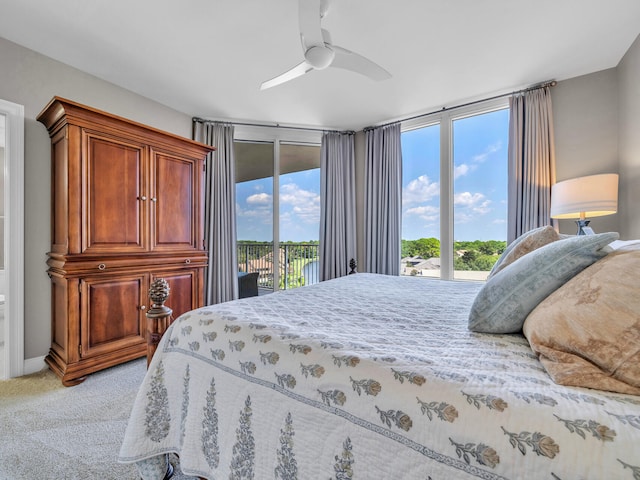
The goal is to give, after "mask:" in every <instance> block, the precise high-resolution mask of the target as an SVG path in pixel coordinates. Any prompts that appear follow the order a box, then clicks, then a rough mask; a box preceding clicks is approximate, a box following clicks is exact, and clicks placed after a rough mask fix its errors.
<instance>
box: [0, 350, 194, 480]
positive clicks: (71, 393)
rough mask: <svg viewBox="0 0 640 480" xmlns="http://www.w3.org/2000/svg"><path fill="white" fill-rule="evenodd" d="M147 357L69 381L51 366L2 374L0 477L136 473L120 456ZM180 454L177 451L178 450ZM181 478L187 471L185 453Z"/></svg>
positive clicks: (106, 478)
mask: <svg viewBox="0 0 640 480" xmlns="http://www.w3.org/2000/svg"><path fill="white" fill-rule="evenodd" d="M145 372H146V360H145V359H140V360H134V361H132V362H128V363H125V364H123V365H119V366H117V367H113V368H109V369H107V370H103V371H101V372H97V373H94V374H92V375H89V376H88V377H87V380H85V381H84V382H83V383H81V384H80V385H76V386H74V387H64V386H62V383H61V382H60V380H59V379H58V378H57V377H56V376H55V375H54V374H53V372H51V371H50V370H42V371H40V372H37V373H34V374H32V375H26V376H24V377H19V378H14V379H11V380H4V381H0V480H22V479H29V480H33V479H44V480H49V479H51V480H76V479H77V480H89V479H91V480H93V479H96V480H110V479H113V480H125V479H126V480H134V479H137V478H139V477H138V475H137V469H136V467H135V466H134V465H123V464H120V463H118V462H117V457H118V453H119V451H120V444H121V442H122V438H123V436H124V431H125V428H126V425H127V420H128V419H129V414H130V412H131V407H132V405H133V400H134V398H135V395H136V392H137V391H138V387H139V386H140V384H141V383H142V379H143V377H144V374H145ZM172 457H173V456H172ZM172 463H174V465H176V467H177V468H176V473H175V474H174V476H173V479H175V480H193V479H194V477H189V476H186V475H183V474H182V473H181V472H180V467H179V465H178V462H177V458H175V457H173V458H172Z"/></svg>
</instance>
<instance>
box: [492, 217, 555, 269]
mask: <svg viewBox="0 0 640 480" xmlns="http://www.w3.org/2000/svg"><path fill="white" fill-rule="evenodd" d="M557 240H560V236H559V235H558V232H556V231H555V230H554V229H553V227H551V226H546V227H539V228H534V229H533V230H529V231H528V232H526V233H523V234H522V235H520V236H519V237H518V238H516V239H515V240H514V241H513V242H512V243H511V244H510V245H509V246H508V247H507V249H506V250H505V251H504V252H503V253H502V255H501V256H500V258H499V259H498V261H497V262H496V263H495V265H494V266H493V268H492V269H491V272H490V273H489V276H488V277H487V278H490V277H492V276H493V275H495V274H496V273H498V272H499V271H500V270H502V269H503V268H505V267H506V266H507V265H509V264H511V263H513V262H515V261H516V260H517V259H519V258H520V257H523V256H524V255H526V254H527V253H529V252H533V251H534V250H536V249H538V248H540V247H544V246H545V245H547V244H549V243H551V242H555V241H557Z"/></svg>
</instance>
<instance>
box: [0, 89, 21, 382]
mask: <svg viewBox="0 0 640 480" xmlns="http://www.w3.org/2000/svg"><path fill="white" fill-rule="evenodd" d="M0 157H1V160H2V163H1V166H2V169H1V170H0V172H1V174H0V186H1V188H0V189H1V192H2V193H1V195H0V202H1V205H0V232H1V233H0V238H1V239H2V245H1V248H0V251H1V254H0V272H1V273H0V379H6V378H11V377H18V376H20V375H22V374H23V372H24V107H23V106H22V105H18V104H16V103H12V102H8V101H6V100H0Z"/></svg>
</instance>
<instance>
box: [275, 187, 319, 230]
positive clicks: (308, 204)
mask: <svg viewBox="0 0 640 480" xmlns="http://www.w3.org/2000/svg"><path fill="white" fill-rule="evenodd" d="M280 204H281V205H290V206H291V207H292V210H291V215H290V216H286V217H284V215H281V216H280V219H281V220H282V219H283V217H284V219H285V220H291V222H296V221H297V220H296V219H299V220H302V221H303V222H305V223H308V224H316V223H319V222H320V195H319V194H318V193H315V192H312V191H309V190H304V189H302V188H300V187H299V186H298V185H297V184H295V183H287V184H284V185H282V186H281V187H280Z"/></svg>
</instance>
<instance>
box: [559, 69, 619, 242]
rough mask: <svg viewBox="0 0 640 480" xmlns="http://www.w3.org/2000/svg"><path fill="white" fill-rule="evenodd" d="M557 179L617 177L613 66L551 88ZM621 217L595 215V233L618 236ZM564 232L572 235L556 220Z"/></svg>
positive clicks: (571, 226)
mask: <svg viewBox="0 0 640 480" xmlns="http://www.w3.org/2000/svg"><path fill="white" fill-rule="evenodd" d="M551 101H552V103H553V122H554V131H555V144H556V175H557V181H562V180H567V179H570V178H574V177H581V176H584V175H595V174H599V173H618V170H619V167H618V130H619V128H618V70H617V69H616V68H612V69H609V70H603V71H601V72H596V73H592V74H590V75H584V76H581V77H576V78H572V79H570V80H565V81H562V82H558V84H557V85H556V86H555V87H553V88H552V89H551ZM618 217H620V214H615V215H608V216H606V217H596V218H593V219H590V220H591V224H590V226H591V227H592V228H593V229H594V230H595V231H596V232H618V231H619V228H618ZM559 226H560V231H561V232H562V233H570V234H574V233H576V223H575V221H573V220H560V224H559Z"/></svg>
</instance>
